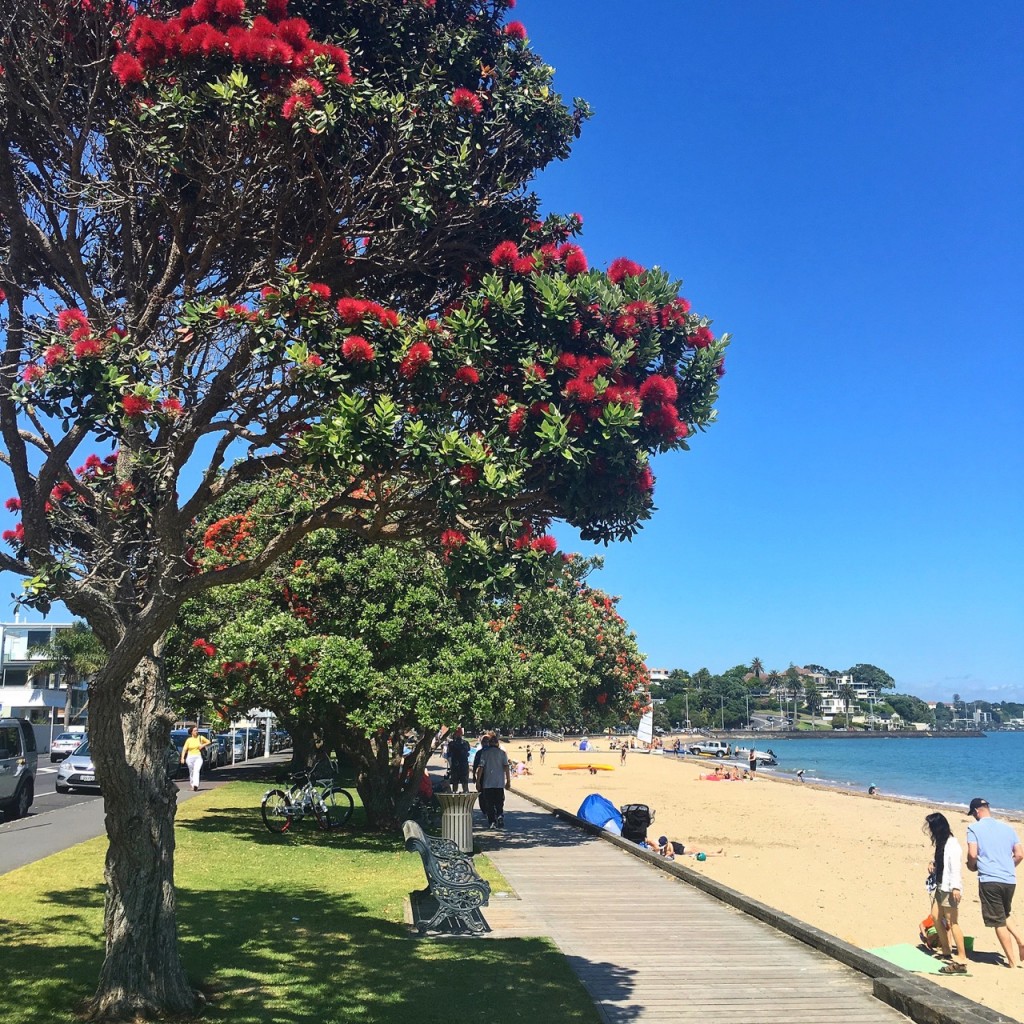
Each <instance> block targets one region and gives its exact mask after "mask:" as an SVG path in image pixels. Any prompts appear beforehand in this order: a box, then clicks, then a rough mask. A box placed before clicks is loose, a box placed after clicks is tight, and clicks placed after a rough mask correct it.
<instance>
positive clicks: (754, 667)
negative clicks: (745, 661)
mask: <svg viewBox="0 0 1024 1024" xmlns="http://www.w3.org/2000/svg"><path fill="white" fill-rule="evenodd" d="M750 671H751V672H753V673H754V678H755V679H760V678H761V673H762V672H764V662H763V661H761V659H760V658H755V659H754V660H753V661H752V662H751V663H750Z"/></svg>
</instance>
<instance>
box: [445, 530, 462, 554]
mask: <svg viewBox="0 0 1024 1024" xmlns="http://www.w3.org/2000/svg"><path fill="white" fill-rule="evenodd" d="M465 543H466V535H465V534H464V533H460V532H459V531H458V530H445V531H444V533H442V534H441V547H442V548H444V549H445V551H453V550H455V549H456V548H461V547H462V545H463V544H465Z"/></svg>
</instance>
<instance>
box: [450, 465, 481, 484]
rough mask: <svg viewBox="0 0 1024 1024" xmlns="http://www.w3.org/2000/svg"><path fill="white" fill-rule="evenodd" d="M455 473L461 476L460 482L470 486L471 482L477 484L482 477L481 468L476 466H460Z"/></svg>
mask: <svg viewBox="0 0 1024 1024" xmlns="http://www.w3.org/2000/svg"><path fill="white" fill-rule="evenodd" d="M455 475H456V476H457V477H458V478H459V483H460V484H462V486H463V487H469V486H470V485H471V484H475V483H476V482H477V480H479V479H480V470H479V469H477V468H476V466H468V465H466V466H459V468H458V469H457V470H455Z"/></svg>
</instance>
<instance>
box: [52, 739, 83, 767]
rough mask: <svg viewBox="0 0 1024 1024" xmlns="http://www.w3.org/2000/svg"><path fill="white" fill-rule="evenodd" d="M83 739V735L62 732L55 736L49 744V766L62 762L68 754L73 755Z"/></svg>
mask: <svg viewBox="0 0 1024 1024" xmlns="http://www.w3.org/2000/svg"><path fill="white" fill-rule="evenodd" d="M84 739H85V733H82V732H62V733H61V734H60V735H59V736H55V737H54V739H53V742H52V743H51V744H50V764H53V763H54V761H63V760H64V758H65V757H67V756H68V755H69V754H73V753H74V752H75V751H76V750H77V749H78V745H79V744H80V743H81V742H82V740H84Z"/></svg>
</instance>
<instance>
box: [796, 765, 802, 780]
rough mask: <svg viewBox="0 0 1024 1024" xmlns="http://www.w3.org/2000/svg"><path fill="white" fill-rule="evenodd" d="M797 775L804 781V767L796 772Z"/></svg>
mask: <svg viewBox="0 0 1024 1024" xmlns="http://www.w3.org/2000/svg"><path fill="white" fill-rule="evenodd" d="M796 777H797V778H798V779H799V780H800V781H801V782H803V781H804V770H803V768H801V769H800V770H799V771H798V772H797V773H796Z"/></svg>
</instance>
